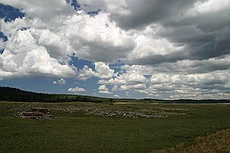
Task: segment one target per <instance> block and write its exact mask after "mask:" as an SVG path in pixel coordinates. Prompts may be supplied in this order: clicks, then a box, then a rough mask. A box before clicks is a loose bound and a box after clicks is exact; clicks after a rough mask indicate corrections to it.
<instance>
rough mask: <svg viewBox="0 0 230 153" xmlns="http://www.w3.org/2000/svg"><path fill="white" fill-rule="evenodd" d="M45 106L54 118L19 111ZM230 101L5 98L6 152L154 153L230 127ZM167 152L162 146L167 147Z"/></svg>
mask: <svg viewBox="0 0 230 153" xmlns="http://www.w3.org/2000/svg"><path fill="white" fill-rule="evenodd" d="M32 107H45V108H48V109H50V114H52V115H54V119H52V120H31V119H22V118H20V117H19V116H18V114H19V113H20V112H22V111H27V110H29V109H30V108H32ZM229 116H230V105H228V104H223V105H222V104H218V105H215V104H209V105H205V104H202V105H199V104H196V105H195V104H143V103H141V104H138V103H130V104H123V103H117V104H115V105H108V104H94V103H55V104H52V103H23V102H22V103H13V102H12V103H11V102H0V137H1V139H0V150H1V152H3V153H12V152H13V153H41V152H42V153H148V152H154V150H160V149H168V148H173V147H174V146H176V145H177V144H182V143H183V144H186V145H189V144H193V143H194V141H195V142H196V140H197V137H201V136H207V135H210V134H214V133H216V132H217V131H220V130H223V129H230V120H229ZM229 145H230V144H229ZM161 151H162V150H161Z"/></svg>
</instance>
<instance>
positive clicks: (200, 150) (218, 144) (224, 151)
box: [153, 129, 230, 153]
mask: <svg viewBox="0 0 230 153" xmlns="http://www.w3.org/2000/svg"><path fill="white" fill-rule="evenodd" d="M153 153H230V129H225V130H221V131H218V132H216V133H215V134H212V135H209V136H206V137H198V138H196V139H195V141H194V143H192V144H191V145H185V144H179V145H177V146H175V147H173V148H170V149H168V150H164V149H162V150H156V151H153Z"/></svg>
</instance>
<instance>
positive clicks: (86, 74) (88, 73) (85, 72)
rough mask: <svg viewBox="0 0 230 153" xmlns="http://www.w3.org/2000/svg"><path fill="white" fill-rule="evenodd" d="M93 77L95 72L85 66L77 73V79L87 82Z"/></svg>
mask: <svg viewBox="0 0 230 153" xmlns="http://www.w3.org/2000/svg"><path fill="white" fill-rule="evenodd" d="M93 76H95V71H93V70H92V69H91V68H89V67H88V66H87V65H84V67H83V68H82V69H80V70H79V71H78V74H77V79H80V80H87V79H89V78H91V77H93Z"/></svg>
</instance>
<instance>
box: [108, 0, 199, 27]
mask: <svg viewBox="0 0 230 153" xmlns="http://www.w3.org/2000/svg"><path fill="white" fill-rule="evenodd" d="M197 1H199V0H173V1H172V0H163V1H162V0H142V1H139V0H126V4H127V6H128V9H129V11H130V14H129V15H125V16H118V15H117V14H116V15H111V18H112V19H114V20H116V21H117V22H118V23H119V25H120V26H121V27H123V28H125V29H130V28H138V27H142V26H146V25H148V24H151V23H153V22H156V23H159V22H165V21H166V20H168V19H170V18H175V17H177V16H180V15H181V14H183V13H184V12H185V11H186V10H188V9H189V8H191V7H192V6H193V5H194V3H195V2H197Z"/></svg>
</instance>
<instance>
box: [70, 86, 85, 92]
mask: <svg viewBox="0 0 230 153" xmlns="http://www.w3.org/2000/svg"><path fill="white" fill-rule="evenodd" d="M68 91H69V92H74V93H78V92H85V91H86V90H85V89H84V88H79V87H75V88H69V89H68Z"/></svg>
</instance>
